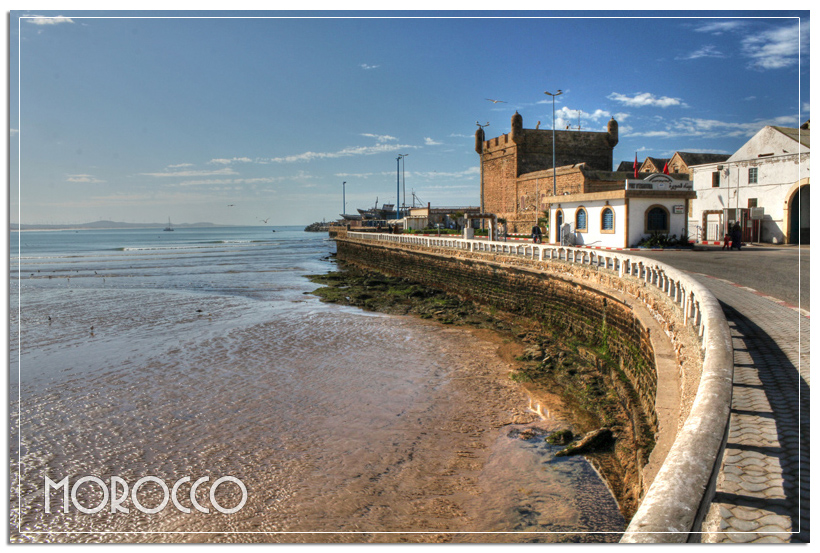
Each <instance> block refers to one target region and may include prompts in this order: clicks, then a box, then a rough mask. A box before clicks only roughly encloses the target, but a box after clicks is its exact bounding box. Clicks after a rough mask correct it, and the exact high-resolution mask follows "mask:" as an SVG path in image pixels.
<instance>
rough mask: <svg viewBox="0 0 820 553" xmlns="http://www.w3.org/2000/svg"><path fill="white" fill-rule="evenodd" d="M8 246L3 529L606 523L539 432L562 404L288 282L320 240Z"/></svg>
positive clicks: (175, 237)
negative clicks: (6, 516)
mask: <svg viewBox="0 0 820 553" xmlns="http://www.w3.org/2000/svg"><path fill="white" fill-rule="evenodd" d="M9 245H10V258H9V280H8V282H9V311H10V312H9V349H10V352H9V470H10V480H9V482H10V498H9V500H10V520H9V523H10V528H11V533H10V540H11V541H12V542H114V543H131V542H149V543H151V542H220V543H222V542H286V543H317V542H318V543H324V542H381V543H395V542H468V543H490V542H492V543H499V542H501V543H504V542H566V541H569V542H596V541H617V540H618V539H619V538H620V533H621V532H622V531H623V529H624V519H623V517H622V516H621V514H620V513H619V511H618V507H617V504H616V502H615V500H614V498H613V496H612V494H611V493H610V491H609V489H608V488H607V486H606V485H605V484H604V482H603V481H602V480H601V478H600V477H599V475H598V474H597V473H596V472H595V470H594V469H593V468H592V466H591V465H590V464H589V463H588V462H587V461H586V460H585V459H583V458H582V457H569V458H567V457H555V456H554V453H555V451H556V450H557V446H552V445H549V444H547V443H546V442H545V441H544V437H543V432H546V431H550V430H557V429H560V428H566V427H567V425H568V424H570V423H569V422H568V419H567V418H566V417H565V416H563V415H561V413H560V412H558V411H555V410H554V409H552V408H551V406H550V405H547V404H543V403H538V402H537V401H535V400H534V399H533V398H532V397H530V396H528V394H527V392H526V391H525V390H524V389H523V388H522V387H521V386H520V384H518V383H516V382H513V381H512V379H510V378H509V371H510V370H511V368H512V367H510V365H509V363H508V362H505V361H504V360H503V359H502V358H501V357H499V355H498V353H497V350H498V343H497V342H494V341H492V340H486V339H484V338H482V336H480V335H479V334H477V333H476V332H473V331H470V330H469V329H465V328H458V327H452V326H447V327H445V326H443V325H439V324H438V323H435V322H431V321H425V320H421V319H418V318H413V317H410V316H392V315H384V314H378V313H372V312H366V311H362V310H360V309H358V308H354V307H349V306H339V305H334V304H327V303H322V302H320V301H319V300H318V299H317V298H316V297H314V296H312V295H311V294H310V292H311V291H313V290H314V289H316V288H317V287H318V286H317V285H315V284H313V283H311V282H310V281H309V280H308V279H307V278H306V276H307V275H311V274H321V273H326V272H328V271H335V270H337V266H336V263H335V260H334V258H333V253H334V252H335V244H334V242H333V241H332V240H329V239H328V235H327V234H326V233H310V232H304V231H303V229H302V228H301V227H261V226H259V227H208V228H177V229H175V230H174V231H173V232H165V231H163V230H162V229H161V228H156V229H117V230H61V231H23V232H19V233H18V232H15V231H12V232H10V235H9ZM553 411H555V412H553ZM527 429H535V430H538V431H539V432H541V433H539V434H537V435H536V436H535V437H530V438H527V436H528V434H527V433H526V432H524V431H526V430H527ZM522 432H523V433H522Z"/></svg>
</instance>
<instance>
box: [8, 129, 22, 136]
mask: <svg viewBox="0 0 820 553" xmlns="http://www.w3.org/2000/svg"><path fill="white" fill-rule="evenodd" d="M18 134H20V131H19V130H17V129H9V136H17V135H18Z"/></svg>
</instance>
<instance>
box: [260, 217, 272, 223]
mask: <svg viewBox="0 0 820 553" xmlns="http://www.w3.org/2000/svg"><path fill="white" fill-rule="evenodd" d="M259 220H260V221H262V222H263V223H265V224H266V225H267V224H268V221H269V220H270V217H268V218H267V219H259Z"/></svg>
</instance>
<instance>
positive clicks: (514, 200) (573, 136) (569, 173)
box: [475, 112, 618, 230]
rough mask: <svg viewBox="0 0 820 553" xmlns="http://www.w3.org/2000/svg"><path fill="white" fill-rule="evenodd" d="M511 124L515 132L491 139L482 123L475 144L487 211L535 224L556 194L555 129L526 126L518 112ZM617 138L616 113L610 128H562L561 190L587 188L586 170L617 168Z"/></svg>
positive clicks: (558, 155) (558, 146)
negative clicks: (553, 180)
mask: <svg viewBox="0 0 820 553" xmlns="http://www.w3.org/2000/svg"><path fill="white" fill-rule="evenodd" d="M510 127H511V128H510V132H509V133H507V134H503V135H501V136H497V137H495V138H491V139H489V140H485V136H484V129H482V128H479V129H478V130H477V131H476V133H475V150H476V153H478V154H479V156H480V159H481V171H482V181H483V189H482V191H481V198H482V201H483V208H484V211H486V212H490V213H495V214H497V215H498V216H500V217H504V218H506V219H507V220H508V221H509V222H511V223H512V228H513V229H514V228H515V227H516V226H522V225H523V226H526V224H529V225H532V224H535V221H536V212H538V211H541V210H542V209H545V207H546V205H548V204H546V202H548V200H547V199H546V197H547V196H552V190H553V184H552V176H553V175H552V168H553V166H552V159H553V158H552V156H553V152H552V137H553V131H552V129H525V128H524V123H523V118H522V117H521V115H520V114H519V113H518V112H515V115H513V116H512V119H511V122H510ZM617 144H618V122H617V121H615V119H614V118H613V119H610V121H609V123H608V124H607V130H606V132H600V131H578V130H556V131H555V166H556V173H557V179H556V180H557V182H556V188H557V190H556V192H557V194H558V195H562V194H564V193H578V192H582V191H583V185H584V182H585V179H584V174H583V171H595V172H611V171H612V152H613V149H614V148H615V146H616V145H617ZM536 195H537V197H538V199H536ZM519 222H520V224H519ZM511 230H512V229H511Z"/></svg>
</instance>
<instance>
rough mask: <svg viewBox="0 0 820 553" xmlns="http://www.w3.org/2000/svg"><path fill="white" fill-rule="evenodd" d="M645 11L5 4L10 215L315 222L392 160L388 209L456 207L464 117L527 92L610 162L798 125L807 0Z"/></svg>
mask: <svg viewBox="0 0 820 553" xmlns="http://www.w3.org/2000/svg"><path fill="white" fill-rule="evenodd" d="M36 15H39V16H50V19H34V18H26V17H23V18H22V19H20V17H21V16H36ZM170 15H174V16H178V17H169V16H170ZM380 15H389V16H390V17H389V18H385V17H376V16H380ZM397 15H399V16H400V17H396V16H397ZM401 15H404V16H405V17H401ZM408 15H412V16H413V17H406V16H408ZM654 15H658V12H619V13H603V12H578V13H575V14H573V13H568V12H413V13H412V14H411V13H410V12H405V13H404V14H402V13H401V12H399V13H391V14H379V13H376V12H333V13H331V12H311V13H302V14H300V13H297V12H233V13H232V12H202V13H199V12H88V11H86V12H68V11H60V12H48V11H36V12H12V14H11V24H10V39H9V53H10V60H11V64H10V65H11V66H10V77H9V80H10V105H11V109H10V127H11V131H10V147H11V155H10V165H11V167H10V168H11V193H10V221H11V222H13V223H16V222H17V221H18V220H19V221H20V222H22V223H29V224H36V223H41V224H44V223H80V222H89V221H95V220H99V219H112V220H116V221H126V222H162V221H165V220H166V219H167V218H168V217H171V219H172V220H173V221H174V222H176V223H182V222H189V223H190V222H198V221H209V222H213V223H221V224H238V225H246V224H262V223H261V220H262V219H268V224H277V225H289V224H307V223H310V222H313V221H317V220H322V219H327V220H331V219H335V218H337V217H338V214H339V213H340V212H341V210H342V182H343V181H345V182H346V183H347V184H346V186H345V191H346V200H347V212H355V208H357V207H367V206H371V205H373V204H374V202H375V201H376V198H377V197H378V200H379V203H384V202H389V203H393V202H395V200H396V166H397V163H396V158H397V156H398V155H399V154H408V157H407V158H405V162H404V168H405V171H404V175H405V190H406V196H407V201H408V203H409V201H410V196H411V191H415V193H416V194H417V195H418V197H419V198H420V199H421V200H422V201H424V202H425V203H426V202H431V203H432V204H434V205H478V201H479V199H478V196H479V170H478V156H477V155H476V153H475V151H474V139H473V137H474V133H475V130H476V122H477V121H478V122H480V123H482V124H485V123H489V127H488V128H487V129H485V132H486V133H487V136H488V137H493V136H498V135H499V134H502V133H505V132H508V131H509V128H510V118H511V116H512V115H513V114H514V113H515V111H516V110H517V111H518V112H519V113H521V115H522V116H523V119H524V126H525V127H526V128H534V127H535V126H536V124H537V123H538V121H541V127H540V128H542V129H543V128H551V125H552V103H551V101H550V100H549V98H548V97H547V96H546V95H545V94H544V91H546V90H549V91H555V90H557V89H562V90H563V91H564V93H563V95H562V96H560V97H558V100H557V101H556V104H555V109H556V127H557V128H558V129H562V128H565V127H566V126H567V125H572V126H577V125H578V115H579V111H580V117H581V119H580V124H581V127H582V129H584V130H603V129H604V128H605V126H606V123H607V121H608V120H609V118H610V117H615V119H616V120H617V121H618V122H619V125H620V142H619V144H618V146H617V147H616V148H615V154H614V158H615V159H614V162H615V164H616V165H617V163H618V162H619V161H620V160H632V159H633V158H634V157H635V153H636V152H637V154H638V157H639V159H643V158H644V157H645V156H653V157H668V156H670V155H671V154H672V153H674V152H675V151H676V150H680V151H689V152H700V151H703V152H720V153H727V154H730V153H732V152H734V151H735V150H736V149H737V148H739V147H740V146H741V145H742V144H743V143H745V142H746V141H747V140H748V139H749V138H750V137H751V136H752V135H753V134H754V133H755V132H757V131H758V130H759V129H760V128H761V127H763V126H764V125H767V124H774V125H782V126H798V125H799V124H800V123H801V122H803V121H805V120H806V119H809V118H810V105H809V84H810V83H809V81H810V79H809V47H808V46H809V32H810V30H809V19H808V12H807V11H804V12H662V13H661V15H662V16H663V17H658V18H656V17H652V16H654ZM58 16H59V17H58ZM202 16H209V17H202ZM238 16H241V18H236V17H238ZM281 16H288V17H281ZM317 16H327V17H323V18H318V17H317ZM477 16H478V17H477ZM798 17H799V18H800V19H799V20H798ZM18 20H19V21H18ZM798 25H799V26H798ZM798 29H799V31H800V32H799V34H798ZM798 48H800V58H798ZM18 55H19V60H20V62H19V64H18ZM798 60H800V63H798ZM18 69H19V81H18ZM18 85H19V93H18ZM488 99H494V100H502V101H503V102H505V103H502V102H498V103H493V102H491V101H489V100H488ZM18 102H19V106H18ZM18 108H19V111H18ZM18 148H19V158H18ZM18 184H19V194H18ZM18 209H19V216H18Z"/></svg>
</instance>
